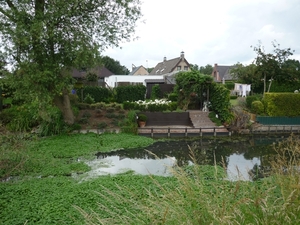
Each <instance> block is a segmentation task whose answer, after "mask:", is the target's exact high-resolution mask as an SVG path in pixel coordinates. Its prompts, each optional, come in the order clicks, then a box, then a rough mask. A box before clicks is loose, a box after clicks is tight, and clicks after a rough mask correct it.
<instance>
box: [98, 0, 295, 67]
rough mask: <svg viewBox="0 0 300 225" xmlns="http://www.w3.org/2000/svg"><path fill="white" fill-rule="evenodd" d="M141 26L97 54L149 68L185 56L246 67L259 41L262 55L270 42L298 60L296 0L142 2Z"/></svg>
mask: <svg viewBox="0 0 300 225" xmlns="http://www.w3.org/2000/svg"><path fill="white" fill-rule="evenodd" d="M142 1H143V4H142V13H143V15H144V17H143V20H145V23H138V26H137V29H136V35H137V36H138V37H139V39H138V40H136V41H132V42H129V43H123V44H121V47H122V48H121V49H120V48H109V49H107V50H106V51H105V52H103V53H102V55H108V56H110V57H111V58H113V59H115V60H118V61H119V62H120V63H121V65H124V66H126V67H127V68H128V69H129V70H130V71H131V65H132V64H134V65H136V66H140V65H143V66H145V67H154V66H156V64H157V63H159V62H161V61H162V60H163V57H167V59H172V58H176V57H179V56H180V52H181V51H184V52H185V58H186V59H187V61H188V62H189V63H191V64H198V65H199V66H205V65H207V64H211V65H213V64H214V63H218V64H219V65H232V64H235V63H237V62H242V63H244V64H249V63H251V62H252V60H253V59H254V57H255V52H254V51H253V49H251V47H250V46H257V45H258V43H259V41H261V42H262V45H263V46H264V47H265V50H266V51H267V52H271V51H272V50H273V47H272V43H271V42H272V41H273V40H276V41H277V43H279V44H280V46H281V48H289V47H290V48H292V49H293V50H295V53H294V56H293V57H292V58H295V59H298V60H300V24H299V21H300V13H299V12H300V1H299V0H226V1H225V0H209V1H207V0H183V1H175V0H142Z"/></svg>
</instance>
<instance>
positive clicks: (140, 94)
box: [115, 85, 146, 103]
mask: <svg viewBox="0 0 300 225" xmlns="http://www.w3.org/2000/svg"><path fill="white" fill-rule="evenodd" d="M115 91H116V101H117V102H118V103H123V102H126V101H130V102H133V101H138V100H144V99H145V96H146V87H145V86H144V85H128V86H120V87H116V88H115Z"/></svg>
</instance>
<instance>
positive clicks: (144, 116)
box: [138, 113, 148, 122]
mask: <svg viewBox="0 0 300 225" xmlns="http://www.w3.org/2000/svg"><path fill="white" fill-rule="evenodd" d="M147 119H148V118H147V116H146V115H145V114H142V113H140V114H138V121H144V122H146V121H147Z"/></svg>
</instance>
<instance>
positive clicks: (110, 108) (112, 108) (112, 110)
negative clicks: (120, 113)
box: [106, 107, 115, 113]
mask: <svg viewBox="0 0 300 225" xmlns="http://www.w3.org/2000/svg"><path fill="white" fill-rule="evenodd" d="M106 111H107V112H108V113H113V112H114V111H115V108H114V107H109V108H107V109H106Z"/></svg>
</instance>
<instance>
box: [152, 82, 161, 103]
mask: <svg viewBox="0 0 300 225" xmlns="http://www.w3.org/2000/svg"><path fill="white" fill-rule="evenodd" d="M159 98H161V91H160V87H159V85H158V84H155V85H153V87H152V91H151V99H152V100H154V99H159Z"/></svg>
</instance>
